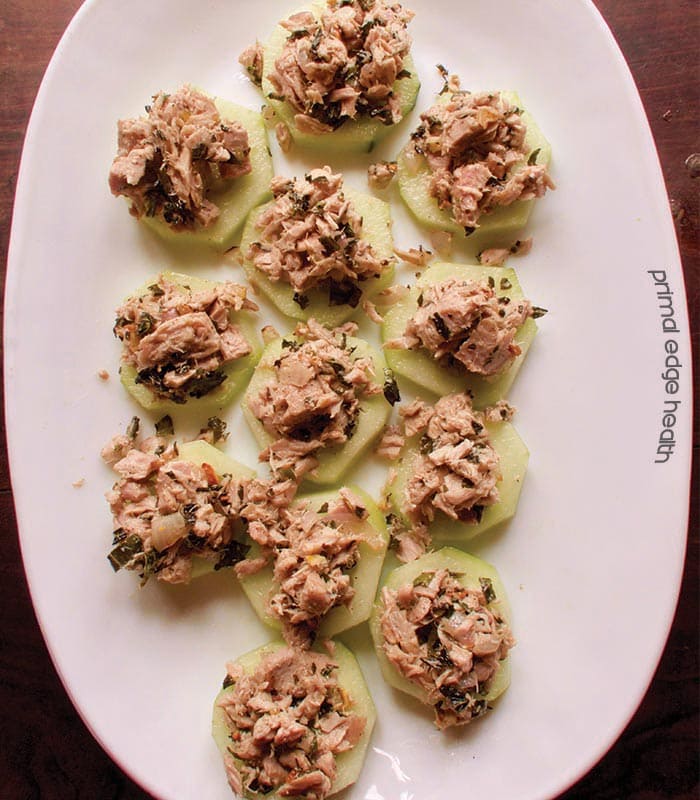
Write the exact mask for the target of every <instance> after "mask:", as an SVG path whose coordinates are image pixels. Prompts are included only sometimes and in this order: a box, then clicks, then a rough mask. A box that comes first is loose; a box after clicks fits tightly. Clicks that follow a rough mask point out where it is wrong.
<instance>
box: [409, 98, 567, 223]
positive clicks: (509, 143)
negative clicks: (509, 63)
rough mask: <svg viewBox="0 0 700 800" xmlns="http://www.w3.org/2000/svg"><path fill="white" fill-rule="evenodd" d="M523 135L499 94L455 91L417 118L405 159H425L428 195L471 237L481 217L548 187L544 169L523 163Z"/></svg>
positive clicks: (517, 111) (519, 114)
mask: <svg viewBox="0 0 700 800" xmlns="http://www.w3.org/2000/svg"><path fill="white" fill-rule="evenodd" d="M525 135H526V127H525V123H524V122H523V121H522V112H521V110H520V109H518V108H516V107H515V106H514V105H513V104H512V103H510V102H509V101H508V100H507V99H506V98H505V97H504V96H503V95H501V94H500V93H499V92H495V93H491V94H487V93H481V94H470V93H469V92H463V91H459V90H457V91H453V92H451V94H450V96H449V99H448V100H447V102H438V103H436V104H435V105H433V106H431V107H430V108H429V109H428V110H427V111H426V112H425V113H423V114H421V124H420V125H419V127H418V128H417V129H416V131H415V132H414V133H413V134H412V136H411V144H410V146H409V154H410V155H411V156H412V157H416V156H424V157H425V159H426V162H427V165H428V168H429V169H430V171H431V173H432V174H431V182H430V191H431V194H432V195H433V197H435V198H436V200H437V202H438V205H439V206H440V208H443V209H451V211H452V214H453V216H454V218H455V221H456V222H457V223H458V224H459V225H462V226H463V227H464V228H465V230H466V232H467V233H471V232H472V231H473V230H474V229H475V228H477V227H478V226H479V219H480V217H481V216H482V215H483V214H488V213H489V212H491V211H493V210H495V209H496V208H499V207H502V206H508V205H511V204H512V203H514V202H516V201H517V200H531V199H533V198H536V197H542V195H544V193H545V192H546V190H547V189H553V188H554V183H553V181H552V179H551V178H550V176H549V174H548V172H547V167H546V166H544V165H542V164H535V163H532V164H530V163H527V164H523V161H524V159H525V158H526V157H527V156H528V153H527V151H526V147H525Z"/></svg>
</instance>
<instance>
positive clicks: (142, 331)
mask: <svg viewBox="0 0 700 800" xmlns="http://www.w3.org/2000/svg"><path fill="white" fill-rule="evenodd" d="M155 324H156V321H155V319H153V317H152V316H151V315H150V314H149V313H148V312H147V311H144V312H143V314H141V316H140V317H139V321H138V325H137V326H136V333H138V335H139V336H141V337H143V336H146V335H147V334H149V333H150V332H151V331H152V330H153V327H154V326H155Z"/></svg>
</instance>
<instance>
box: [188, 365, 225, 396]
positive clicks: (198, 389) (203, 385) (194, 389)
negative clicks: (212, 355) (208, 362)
mask: <svg viewBox="0 0 700 800" xmlns="http://www.w3.org/2000/svg"><path fill="white" fill-rule="evenodd" d="M225 380H226V375H225V373H224V372H223V371H222V370H220V369H214V370H201V369H198V370H197V372H196V373H195V375H194V377H193V378H191V379H190V380H189V381H188V382H187V394H189V396H190V397H204V395H205V394H209V392H213V391H214V389H216V388H217V386H220V385H221V384H222V383H223V382H224V381H225Z"/></svg>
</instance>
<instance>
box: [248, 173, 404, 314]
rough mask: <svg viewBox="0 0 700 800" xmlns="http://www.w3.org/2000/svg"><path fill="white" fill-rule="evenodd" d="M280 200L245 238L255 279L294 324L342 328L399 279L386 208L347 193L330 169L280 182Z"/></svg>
mask: <svg viewBox="0 0 700 800" xmlns="http://www.w3.org/2000/svg"><path fill="white" fill-rule="evenodd" d="M271 188H272V194H273V197H274V200H273V201H272V202H271V203H269V204H268V205H265V206H262V207H261V208H257V209H255V210H254V211H252V212H251V214H250V216H249V218H248V221H247V222H246V226H245V229H244V231H243V236H242V239H241V255H242V258H243V265H244V267H245V270H246V275H247V276H248V280H249V281H250V283H251V284H252V285H254V286H255V287H256V288H258V289H259V290H260V291H261V292H263V294H265V295H266V296H267V297H268V298H269V299H270V300H271V301H272V302H273V303H274V304H275V305H276V306H277V308H278V309H279V310H280V311H281V312H282V313H283V314H286V315H287V316H289V317H292V318H294V319H299V320H307V319H309V317H314V318H315V319H316V320H318V321H319V322H321V323H323V324H324V325H329V326H335V325H339V324H340V323H342V322H344V321H345V320H346V319H348V317H350V316H351V315H352V314H353V313H354V311H355V309H356V308H357V307H358V305H359V304H360V302H361V301H363V300H366V299H369V298H371V297H373V296H374V295H376V294H377V293H378V292H380V291H381V290H383V289H384V288H386V287H387V286H388V285H389V284H390V283H391V280H392V278H393V275H394V262H395V259H394V257H393V242H392V238H391V216H390V214H389V206H388V204H387V203H385V202H383V201H382V200H379V199H377V198H375V197H370V196H368V195H364V194H360V193H359V192H354V191H352V190H348V189H346V188H345V187H344V186H343V176H342V175H339V174H333V173H332V172H331V170H330V167H324V168H322V169H314V170H311V171H310V172H308V173H306V175H304V177H303V178H298V179H288V178H284V177H276V178H275V179H274V180H273V181H272V186H271Z"/></svg>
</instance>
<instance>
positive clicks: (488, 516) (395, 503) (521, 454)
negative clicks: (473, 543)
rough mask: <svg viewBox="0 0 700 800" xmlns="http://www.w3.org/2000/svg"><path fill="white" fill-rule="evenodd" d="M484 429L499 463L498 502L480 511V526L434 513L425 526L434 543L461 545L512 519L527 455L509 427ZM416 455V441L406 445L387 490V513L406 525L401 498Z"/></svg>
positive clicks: (490, 425) (495, 425) (492, 425)
mask: <svg viewBox="0 0 700 800" xmlns="http://www.w3.org/2000/svg"><path fill="white" fill-rule="evenodd" d="M486 428H487V430H488V432H489V436H490V438H491V443H492V445H493V447H494V449H495V450H496V452H497V453H498V455H499V456H500V459H501V474H502V479H501V481H500V482H499V484H498V492H499V497H500V499H499V501H498V502H497V503H495V504H494V505H492V506H488V507H487V508H486V509H485V510H484V513H483V516H482V517H481V522H479V523H477V524H473V523H468V522H460V521H459V520H454V519H451V518H450V517H448V516H447V515H446V514H444V513H443V512H441V511H437V512H436V514H435V519H434V520H433V522H432V523H431V524H430V526H429V529H430V533H431V536H432V538H433V540H434V541H436V542H444V541H453V542H454V541H459V542H460V543H461V542H465V541H468V540H469V539H473V538H474V537H476V536H479V535H481V534H483V533H486V531H488V530H491V529H492V528H494V527H495V526H496V525H500V524H501V523H503V522H507V521H508V520H509V519H512V517H513V516H514V515H515V512H516V509H517V507H518V501H519V499H520V492H521V490H522V486H523V481H524V480H525V473H526V471H527V464H528V460H529V456H530V454H529V451H528V449H527V447H526V446H525V443H524V442H523V440H522V439H521V438H520V436H519V435H518V432H517V431H516V430H515V428H514V427H513V426H512V425H511V424H510V423H508V422H488V423H487V424H486ZM419 455H420V451H419V449H418V441H417V438H416V439H414V440H412V441H409V442H408V443H407V444H406V447H405V448H404V450H403V453H402V455H401V459H400V461H399V463H398V465H397V467H396V475H395V478H394V480H393V481H392V482H391V483H390V484H389V485H388V486H387V492H388V497H389V502H390V504H391V509H392V511H393V513H394V514H396V515H397V516H398V517H399V518H400V519H401V520H403V521H404V522H405V523H406V524H410V521H409V519H408V517H407V516H406V514H405V513H404V511H403V497H404V493H405V491H406V486H407V483H408V479H409V477H410V475H411V474H412V473H413V463H414V461H415V460H416V459H417V458H418V456H419Z"/></svg>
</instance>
